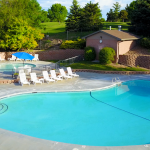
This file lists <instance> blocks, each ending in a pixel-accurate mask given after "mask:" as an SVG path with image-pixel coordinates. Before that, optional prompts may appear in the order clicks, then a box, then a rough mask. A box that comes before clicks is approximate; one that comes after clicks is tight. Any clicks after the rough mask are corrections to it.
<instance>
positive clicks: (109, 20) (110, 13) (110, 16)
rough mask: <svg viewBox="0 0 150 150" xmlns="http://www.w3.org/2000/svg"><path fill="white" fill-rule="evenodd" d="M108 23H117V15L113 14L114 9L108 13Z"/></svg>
mask: <svg viewBox="0 0 150 150" xmlns="http://www.w3.org/2000/svg"><path fill="white" fill-rule="evenodd" d="M107 21H108V22H114V21H115V13H114V12H113V9H110V11H109V12H108V13H107Z"/></svg>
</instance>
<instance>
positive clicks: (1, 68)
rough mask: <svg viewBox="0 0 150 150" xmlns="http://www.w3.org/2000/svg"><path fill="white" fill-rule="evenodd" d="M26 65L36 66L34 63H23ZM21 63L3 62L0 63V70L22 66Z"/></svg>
mask: <svg viewBox="0 0 150 150" xmlns="http://www.w3.org/2000/svg"><path fill="white" fill-rule="evenodd" d="M25 65H28V66H30V67H36V65H34V64H30V63H24V66H25ZM22 66H23V63H9V64H8V63H5V64H0V70H4V71H10V70H12V69H14V67H16V68H18V67H22Z"/></svg>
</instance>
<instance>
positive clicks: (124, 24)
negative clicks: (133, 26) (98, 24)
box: [103, 22, 130, 31]
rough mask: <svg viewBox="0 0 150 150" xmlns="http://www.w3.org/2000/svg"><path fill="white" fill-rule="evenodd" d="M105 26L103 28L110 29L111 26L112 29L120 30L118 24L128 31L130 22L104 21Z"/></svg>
mask: <svg viewBox="0 0 150 150" xmlns="http://www.w3.org/2000/svg"><path fill="white" fill-rule="evenodd" d="M103 23H104V27H103V30H109V28H110V26H111V29H112V30H118V26H119V25H121V29H122V30H125V31H127V30H128V27H129V26H130V25H128V23H129V22H103Z"/></svg>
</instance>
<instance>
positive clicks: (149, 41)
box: [140, 37, 150, 49]
mask: <svg viewBox="0 0 150 150" xmlns="http://www.w3.org/2000/svg"><path fill="white" fill-rule="evenodd" d="M140 44H141V46H142V47H145V48H148V49H149V48H150V38H147V37H144V38H142V39H141V41H140Z"/></svg>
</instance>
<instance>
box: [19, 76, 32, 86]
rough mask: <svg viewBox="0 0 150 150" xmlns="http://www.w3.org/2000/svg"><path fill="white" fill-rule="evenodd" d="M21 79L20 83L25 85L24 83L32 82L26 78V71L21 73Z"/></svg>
mask: <svg viewBox="0 0 150 150" xmlns="http://www.w3.org/2000/svg"><path fill="white" fill-rule="evenodd" d="M19 77H20V81H19V83H20V84H21V85H22V86H23V84H28V85H30V82H29V81H28V80H27V79H26V75H25V73H19Z"/></svg>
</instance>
